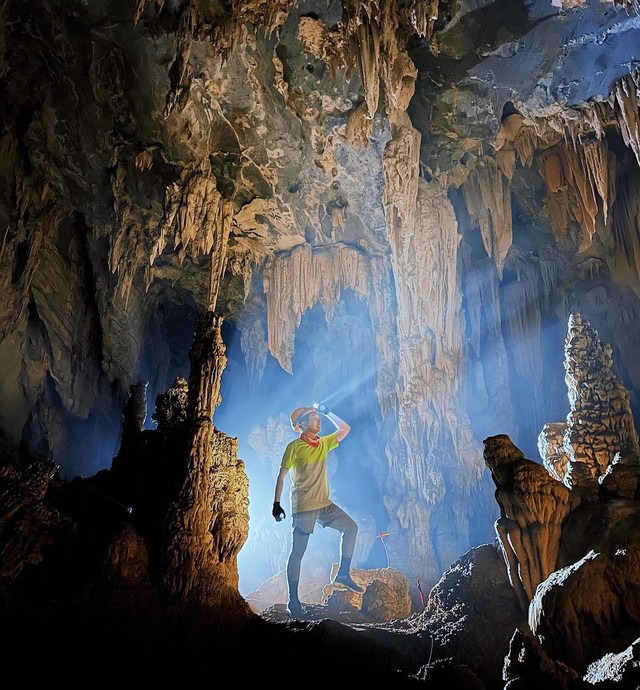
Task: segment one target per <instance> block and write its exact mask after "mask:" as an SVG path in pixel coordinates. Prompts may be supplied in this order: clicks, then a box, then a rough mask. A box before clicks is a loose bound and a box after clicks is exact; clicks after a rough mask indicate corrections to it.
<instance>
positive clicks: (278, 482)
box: [273, 467, 289, 503]
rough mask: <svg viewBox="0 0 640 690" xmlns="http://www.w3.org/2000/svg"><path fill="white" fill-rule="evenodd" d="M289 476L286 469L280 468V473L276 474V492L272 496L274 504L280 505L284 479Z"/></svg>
mask: <svg viewBox="0 0 640 690" xmlns="http://www.w3.org/2000/svg"><path fill="white" fill-rule="evenodd" d="M287 474H289V468H288V467H281V468H280V472H278V478H277V479H276V492H275V494H274V496H273V500H274V502H276V503H280V498H281V496H282V489H283V488H284V479H285V477H286V476H287Z"/></svg>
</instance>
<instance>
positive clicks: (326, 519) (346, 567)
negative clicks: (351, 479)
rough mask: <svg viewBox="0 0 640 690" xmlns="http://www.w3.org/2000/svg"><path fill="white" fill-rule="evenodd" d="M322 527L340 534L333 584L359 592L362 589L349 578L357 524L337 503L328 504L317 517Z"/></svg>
mask: <svg viewBox="0 0 640 690" xmlns="http://www.w3.org/2000/svg"><path fill="white" fill-rule="evenodd" d="M318 522H319V523H320V524H321V525H322V526H323V527H331V529H335V530H337V531H338V532H340V533H341V534H342V538H341V539H340V565H339V567H338V572H337V574H336V576H335V578H334V579H333V582H334V584H336V585H344V586H345V587H348V588H349V589H350V590H352V591H353V592H357V593H361V592H363V591H364V590H363V589H362V587H360V586H359V585H357V584H356V583H355V582H354V581H353V580H352V579H351V572H350V571H351V558H352V557H353V550H354V548H355V545H356V537H357V536H358V525H357V524H356V522H355V521H354V520H353V519H352V518H351V517H350V516H349V515H347V514H346V513H345V512H344V510H342V508H339V507H338V506H337V505H332V506H329V508H326V509H325V510H324V511H323V513H322V514H321V515H320V517H319V518H318Z"/></svg>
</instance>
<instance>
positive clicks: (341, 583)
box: [332, 573, 364, 594]
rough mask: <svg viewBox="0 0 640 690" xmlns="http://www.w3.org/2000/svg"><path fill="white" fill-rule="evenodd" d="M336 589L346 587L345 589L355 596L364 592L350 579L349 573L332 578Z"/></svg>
mask: <svg viewBox="0 0 640 690" xmlns="http://www.w3.org/2000/svg"><path fill="white" fill-rule="evenodd" d="M332 584H334V585H336V586H337V587H346V588H347V589H350V590H351V591H352V592H355V593H356V594H362V592H364V589H362V587H360V585H357V584H356V583H355V582H354V581H353V580H352V579H351V575H350V574H349V573H345V574H344V575H342V574H340V573H338V574H337V575H336V576H335V577H334V578H333V583H332Z"/></svg>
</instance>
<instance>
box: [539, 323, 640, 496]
mask: <svg viewBox="0 0 640 690" xmlns="http://www.w3.org/2000/svg"><path fill="white" fill-rule="evenodd" d="M564 350H565V356H564V368H565V372H566V374H565V381H566V383H567V388H568V394H569V404H570V405H571V410H570V412H569V414H568V415H567V422H566V425H564V426H560V425H558V424H552V425H545V428H544V429H543V430H542V432H541V434H540V437H539V441H538V447H539V450H540V454H541V456H542V458H543V461H544V463H545V466H547V467H549V468H553V469H552V470H551V473H552V475H553V476H555V477H556V478H559V479H560V480H561V481H563V482H564V483H565V484H566V485H567V486H569V487H572V486H576V485H578V484H580V482H581V481H585V482H587V481H589V480H591V481H594V480H598V479H599V478H600V477H602V475H603V474H605V473H606V471H607V469H608V468H609V466H610V464H611V463H612V462H613V460H614V457H615V455H616V453H619V452H620V451H622V450H627V449H628V450H629V452H632V453H635V454H637V453H638V434H637V432H636V429H635V423H634V419H633V412H632V410H631V404H630V401H629V392H628V391H627V389H626V387H625V386H624V384H623V383H622V381H621V380H620V378H619V377H618V376H617V375H616V374H615V373H614V372H613V371H612V368H611V367H612V364H613V359H612V349H611V346H610V345H605V344H602V342H601V341H600V338H599V336H598V333H597V331H596V330H595V329H594V328H593V327H592V326H591V324H589V322H587V321H585V320H584V319H583V318H582V316H581V315H580V314H572V315H571V316H570V317H569V323H568V331H567V337H566V340H565V348H564ZM560 435H562V443H560Z"/></svg>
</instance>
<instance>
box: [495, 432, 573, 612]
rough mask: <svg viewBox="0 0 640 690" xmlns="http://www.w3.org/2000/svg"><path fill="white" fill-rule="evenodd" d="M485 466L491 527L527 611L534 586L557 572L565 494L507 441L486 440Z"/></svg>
mask: <svg viewBox="0 0 640 690" xmlns="http://www.w3.org/2000/svg"><path fill="white" fill-rule="evenodd" d="M485 462H486V463H487V467H489V469H490V470H491V475H492V477H493V481H494V482H495V484H496V500H497V501H498V505H499V506H500V517H499V518H498V520H497V521H496V525H495V527H496V533H497V535H498V538H499V540H500V545H501V548H502V552H503V555H504V558H505V562H506V564H507V569H508V573H509V580H510V582H511V584H512V586H513V588H514V590H515V592H516V593H517V594H518V599H519V601H520V604H521V606H522V607H523V610H526V608H527V607H528V605H529V602H530V601H531V599H532V598H533V595H534V593H535V590H536V587H537V586H538V585H539V584H540V583H541V582H542V581H543V580H545V579H546V578H547V577H548V576H549V575H551V573H553V572H554V570H555V569H556V564H557V559H558V551H559V548H560V536H561V533H562V524H563V522H564V520H565V518H566V517H567V515H568V514H569V511H570V501H569V496H570V492H569V490H568V489H567V487H565V486H564V485H563V484H560V483H559V482H558V481H557V480H555V479H554V478H553V477H551V476H549V473H548V472H547V471H546V469H545V468H544V467H543V466H542V465H540V464H538V463H536V462H533V461H532V460H528V459H526V458H525V457H524V455H523V454H522V451H520V450H519V449H518V448H517V447H516V446H514V445H513V443H512V442H511V440H510V439H509V437H508V436H504V435H502V436H494V437H491V438H488V439H485Z"/></svg>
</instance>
